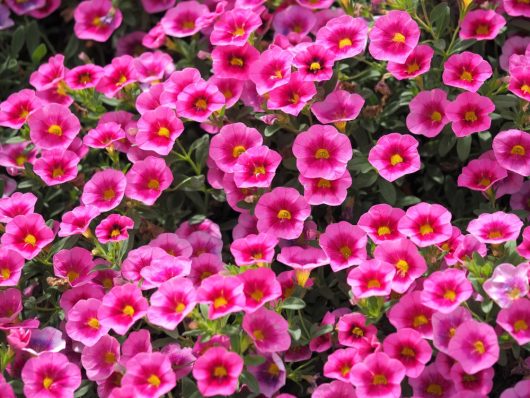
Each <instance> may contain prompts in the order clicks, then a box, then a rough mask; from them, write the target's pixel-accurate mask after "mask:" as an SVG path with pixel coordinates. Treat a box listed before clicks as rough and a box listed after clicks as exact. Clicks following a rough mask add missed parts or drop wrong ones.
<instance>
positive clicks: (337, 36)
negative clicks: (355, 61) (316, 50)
mask: <svg viewBox="0 0 530 398" xmlns="http://www.w3.org/2000/svg"><path fill="white" fill-rule="evenodd" d="M367 39H368V25H367V23H366V21H365V20H364V19H362V18H353V17H351V16H350V15H342V16H340V17H337V18H332V19H330V20H329V21H328V22H327V23H326V25H325V26H323V27H322V28H320V29H319V30H318V32H317V37H316V43H317V44H320V45H322V46H324V47H325V48H326V49H327V50H329V51H331V52H332V53H333V55H334V56H335V60H341V59H347V58H351V57H354V56H356V55H358V54H360V53H361V52H363V51H364V48H365V47H366V42H367Z"/></svg>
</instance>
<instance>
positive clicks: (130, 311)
mask: <svg viewBox="0 0 530 398" xmlns="http://www.w3.org/2000/svg"><path fill="white" fill-rule="evenodd" d="M122 312H123V315H127V316H133V315H134V308H133V306H132V305H126V306H125V307H123V311H122Z"/></svg>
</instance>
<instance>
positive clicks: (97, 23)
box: [92, 17, 103, 28]
mask: <svg viewBox="0 0 530 398" xmlns="http://www.w3.org/2000/svg"><path fill="white" fill-rule="evenodd" d="M92 25H93V26H95V27H96V28H99V27H100V26H101V25H103V24H102V22H101V18H100V17H94V18H93V19H92Z"/></svg>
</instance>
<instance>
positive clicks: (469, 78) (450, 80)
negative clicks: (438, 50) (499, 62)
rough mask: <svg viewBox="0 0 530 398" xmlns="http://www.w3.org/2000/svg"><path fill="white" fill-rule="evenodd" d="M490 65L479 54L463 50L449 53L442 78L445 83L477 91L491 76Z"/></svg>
mask: <svg viewBox="0 0 530 398" xmlns="http://www.w3.org/2000/svg"><path fill="white" fill-rule="evenodd" d="M492 73H493V72H492V69H491V65H490V64H489V63H488V62H487V61H485V60H484V58H482V57H481V56H480V55H478V54H475V53H472V52H469V51H464V52H463V53H460V54H454V55H451V56H450V57H449V58H448V59H447V61H445V64H444V71H443V74H442V79H443V82H444V84H445V85H447V86H452V87H458V88H461V89H463V90H467V91H472V92H477V91H478V89H479V88H480V86H481V85H482V84H483V83H484V82H485V81H486V80H487V79H489V78H490V77H491V75H492Z"/></svg>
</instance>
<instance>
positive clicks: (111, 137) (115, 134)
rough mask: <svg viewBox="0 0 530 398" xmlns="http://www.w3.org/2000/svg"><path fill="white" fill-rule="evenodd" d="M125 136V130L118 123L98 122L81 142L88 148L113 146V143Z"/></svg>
mask: <svg viewBox="0 0 530 398" xmlns="http://www.w3.org/2000/svg"><path fill="white" fill-rule="evenodd" d="M124 138H125V131H123V129H122V128H121V126H120V125H119V124H118V123H114V122H109V123H100V124H98V126H97V127H96V128H95V129H91V130H89V132H88V133H87V135H85V136H84V137H83V144H85V145H86V146H88V147H90V148H109V149H110V148H114V143H115V142H117V141H120V140H123V139H124Z"/></svg>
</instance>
